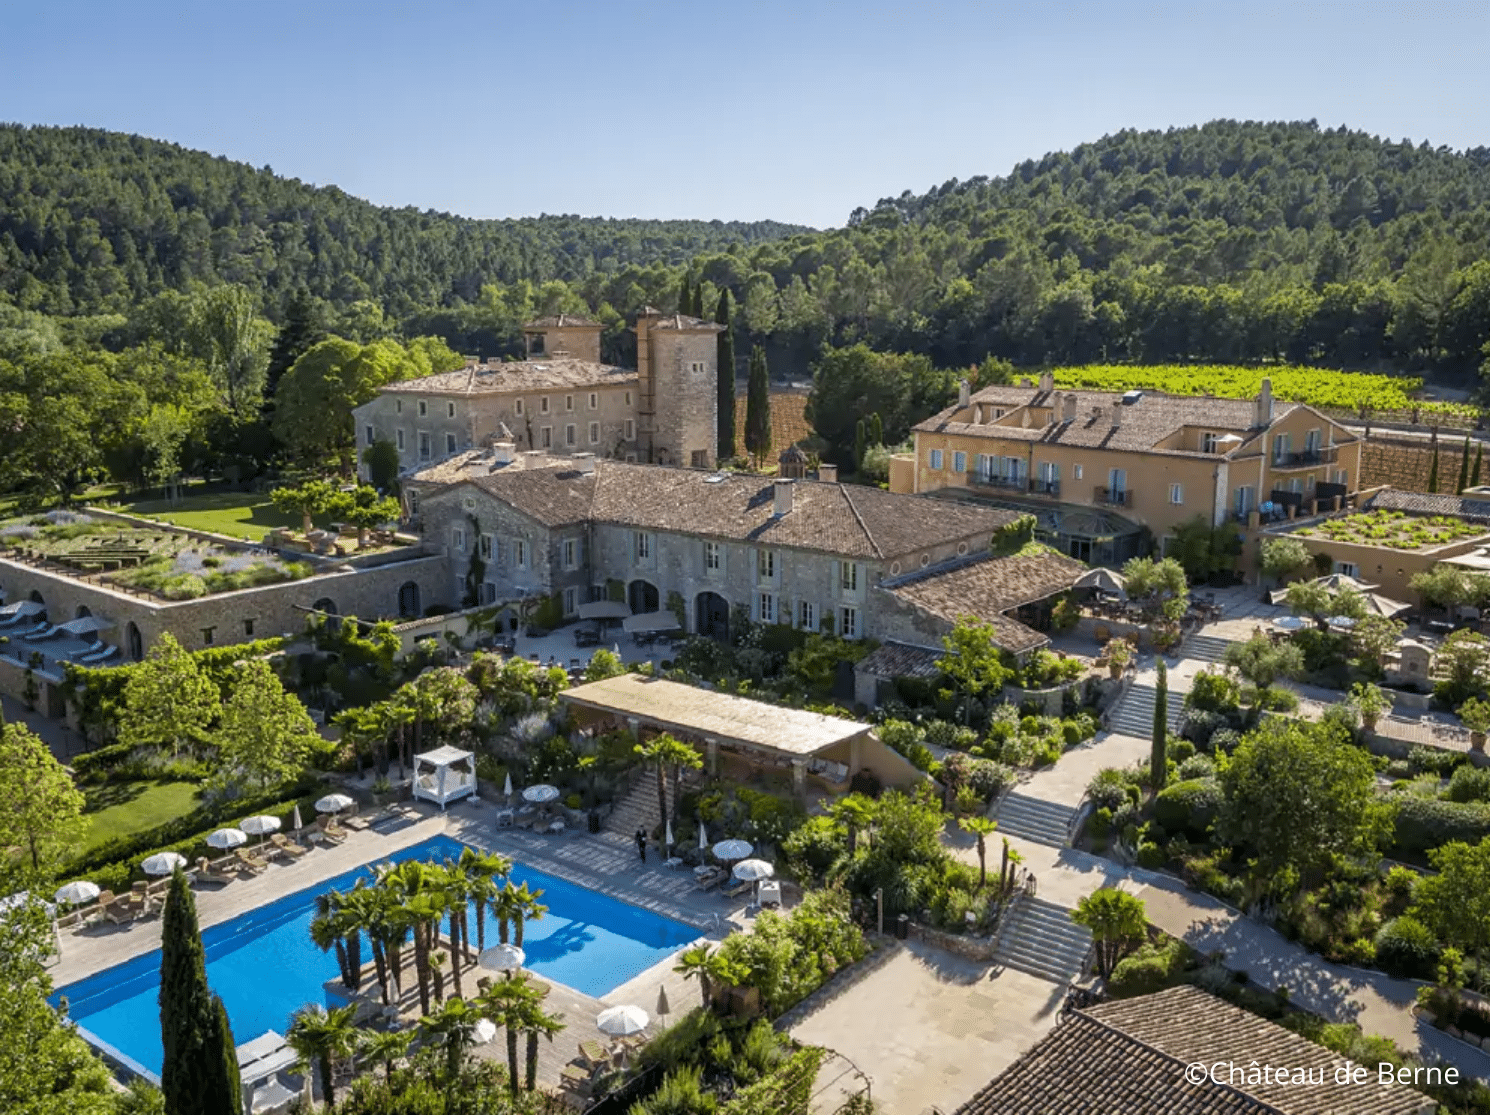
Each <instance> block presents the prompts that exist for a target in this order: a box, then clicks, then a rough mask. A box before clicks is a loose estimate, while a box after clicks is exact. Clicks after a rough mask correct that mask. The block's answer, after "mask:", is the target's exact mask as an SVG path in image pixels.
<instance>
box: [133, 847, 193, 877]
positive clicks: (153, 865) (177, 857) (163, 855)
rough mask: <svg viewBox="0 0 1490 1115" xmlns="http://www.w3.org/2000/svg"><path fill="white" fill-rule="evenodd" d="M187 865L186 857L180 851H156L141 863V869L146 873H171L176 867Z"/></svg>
mask: <svg viewBox="0 0 1490 1115" xmlns="http://www.w3.org/2000/svg"><path fill="white" fill-rule="evenodd" d="M185 866H186V857H185V856H183V855H181V854H180V853H178V852H156V853H155V855H153V856H150V857H149V858H147V859H146V860H145V862H144V863H142V864H140V869H141V870H142V871H144V872H145V874H146V875H169V874H170V873H171V872H172V871H175V870H176V868H178V867H185Z"/></svg>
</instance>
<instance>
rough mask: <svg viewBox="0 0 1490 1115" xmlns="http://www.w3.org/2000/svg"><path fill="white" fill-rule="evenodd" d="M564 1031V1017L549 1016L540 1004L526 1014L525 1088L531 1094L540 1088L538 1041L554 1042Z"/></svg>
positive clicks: (524, 1018)
mask: <svg viewBox="0 0 1490 1115" xmlns="http://www.w3.org/2000/svg"><path fill="white" fill-rule="evenodd" d="M563 1029H564V1016H563V1015H561V1014H549V1013H547V1012H546V1011H545V1010H544V1009H543V1007H542V1006H540V1005H539V1004H538V1003H534V1004H533V1006H532V1007H531V1009H529V1010H527V1011H526V1012H524V1017H523V1033H524V1034H526V1035H527V1038H528V1050H527V1052H528V1056H527V1064H526V1065H525V1066H524V1069H525V1072H524V1080H523V1087H524V1088H525V1089H526V1090H527V1091H529V1092H531V1091H533V1090H534V1089H535V1088H537V1086H538V1039H539V1038H540V1037H545V1038H547V1039H548V1040H549V1041H553V1040H554V1035H556V1034H558V1033H559V1031H561V1030H563Z"/></svg>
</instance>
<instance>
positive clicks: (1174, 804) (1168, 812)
mask: <svg viewBox="0 0 1490 1115" xmlns="http://www.w3.org/2000/svg"><path fill="white" fill-rule="evenodd" d="M1220 811H1221V787H1220V786H1219V785H1217V784H1216V782H1215V780H1214V779H1209V778H1194V779H1190V780H1188V781H1185V782H1176V783H1175V784H1174V785H1173V786H1167V787H1165V788H1164V789H1163V790H1160V791H1159V794H1158V796H1157V797H1156V798H1155V799H1154V820H1156V821H1157V822H1159V824H1161V825H1163V826H1164V830H1165V831H1166V832H1172V833H1183V834H1184V835H1185V836H1186V837H1187V838H1189V839H1191V840H1197V841H1198V840H1204V839H1205V836H1206V832H1207V831H1208V830H1209V829H1210V827H1211V824H1212V823H1213V822H1214V821H1215V819H1216V815H1217V814H1218V813H1219V812H1220Z"/></svg>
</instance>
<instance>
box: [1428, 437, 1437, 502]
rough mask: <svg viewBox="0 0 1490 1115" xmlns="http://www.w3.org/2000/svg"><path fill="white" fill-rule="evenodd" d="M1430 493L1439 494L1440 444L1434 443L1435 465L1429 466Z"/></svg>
mask: <svg viewBox="0 0 1490 1115" xmlns="http://www.w3.org/2000/svg"><path fill="white" fill-rule="evenodd" d="M1428 491H1429V492H1430V493H1435V494H1436V493H1437V492H1438V443H1437V442H1434V443H1433V463H1432V464H1431V465H1429V466H1428Z"/></svg>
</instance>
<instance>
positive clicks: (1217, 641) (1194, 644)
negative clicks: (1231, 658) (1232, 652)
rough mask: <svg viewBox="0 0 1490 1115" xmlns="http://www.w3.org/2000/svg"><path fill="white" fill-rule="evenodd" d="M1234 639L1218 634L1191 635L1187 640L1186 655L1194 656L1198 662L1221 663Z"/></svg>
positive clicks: (1188, 656)
mask: <svg viewBox="0 0 1490 1115" xmlns="http://www.w3.org/2000/svg"><path fill="white" fill-rule="evenodd" d="M1232 641H1233V640H1231V639H1223V638H1221V637H1220V636H1218V635H1191V636H1190V637H1189V638H1188V639H1186V640H1185V648H1184V653H1185V657H1186V658H1193V659H1195V660H1196V661H1197V662H1216V663H1219V662H1220V661H1221V659H1222V658H1223V657H1224V656H1225V654H1226V648H1227V647H1229V646H1231V644H1232Z"/></svg>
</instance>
